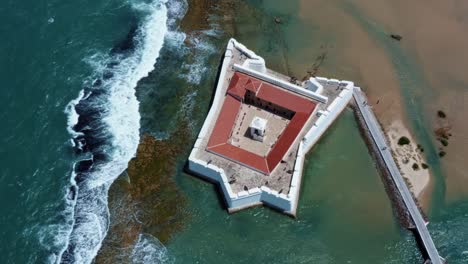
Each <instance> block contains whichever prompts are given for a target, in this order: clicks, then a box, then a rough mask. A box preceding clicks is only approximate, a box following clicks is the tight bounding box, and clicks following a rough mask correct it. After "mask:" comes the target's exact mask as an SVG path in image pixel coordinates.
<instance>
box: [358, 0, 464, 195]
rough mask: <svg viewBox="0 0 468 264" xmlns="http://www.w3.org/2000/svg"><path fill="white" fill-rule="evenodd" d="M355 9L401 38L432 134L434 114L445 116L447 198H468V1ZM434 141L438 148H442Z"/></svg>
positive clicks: (362, 2) (369, 3)
mask: <svg viewBox="0 0 468 264" xmlns="http://www.w3.org/2000/svg"><path fill="white" fill-rule="evenodd" d="M356 6H357V7H358V8H360V9H362V10H363V11H364V12H365V13H366V14H367V15H368V16H370V17H371V18H372V19H374V20H375V21H377V22H378V23H379V24H382V25H384V26H385V29H386V30H388V31H389V32H396V33H398V34H401V35H402V36H403V40H402V41H401V45H402V47H403V49H404V50H405V51H406V52H407V53H408V54H410V55H411V56H412V57H414V59H415V61H417V63H418V65H419V66H420V67H421V72H422V74H423V77H424V79H425V80H426V81H427V84H428V85H427V86H426V87H421V91H422V92H421V93H420V98H419V99H420V100H421V101H422V104H423V107H424V111H425V112H426V115H427V117H428V122H429V123H430V126H431V127H432V128H433V129H437V128H438V127H440V126H441V124H440V122H439V120H438V118H437V116H436V111H437V110H439V109H442V110H444V112H446V113H447V120H448V122H449V126H450V127H451V130H450V132H451V134H452V135H453V137H451V138H450V140H449V146H448V147H447V148H445V151H446V152H447V155H446V156H445V157H443V158H442V159H441V165H442V169H443V174H444V177H445V182H446V188H447V191H446V198H447V200H448V201H454V200H457V199H459V198H463V197H466V196H467V195H468V184H467V183H468V174H467V173H466V171H467V170H468V163H466V162H465V160H466V159H465V158H464V157H465V156H466V154H467V153H466V151H467V150H468V139H467V137H466V135H468V123H467V122H465V116H466V114H468V107H466V106H465V101H466V100H467V99H468V75H467V74H466V69H467V68H468V53H467V52H465V51H466V49H467V48H468V34H466V32H468V16H467V15H466V14H467V13H468V2H466V1H457V0H447V1H434V0H431V1H422V0H416V1H403V0H395V1H384V0H377V1H376V0H359V1H356ZM433 142H434V144H435V145H436V147H437V148H439V147H441V146H440V144H439V142H436V140H435V137H434V138H433Z"/></svg>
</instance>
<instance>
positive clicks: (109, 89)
mask: <svg viewBox="0 0 468 264" xmlns="http://www.w3.org/2000/svg"><path fill="white" fill-rule="evenodd" d="M166 5H169V4H168V3H167V1H163V0H156V1H153V2H151V3H149V4H148V3H136V4H135V3H132V6H133V8H135V9H137V10H138V11H141V12H142V13H144V17H145V18H144V19H143V21H142V22H141V23H140V24H139V25H138V28H137V30H136V32H135V36H134V37H133V39H134V42H135V47H134V49H133V50H131V51H128V52H129V54H127V53H126V54H123V53H122V54H111V55H109V56H106V55H102V54H97V55H96V56H93V57H92V58H91V59H90V61H93V64H95V66H94V69H95V71H96V72H97V73H99V74H101V75H102V76H103V77H101V78H98V79H96V80H95V81H94V82H93V83H92V85H88V86H90V87H87V88H85V89H83V90H82V91H80V93H79V95H78V97H77V98H76V99H74V100H72V101H71V102H70V103H69V104H68V105H67V107H66V110H65V112H66V113H67V115H68V121H67V129H68V131H69V133H70V135H71V136H72V137H73V139H72V142H73V146H74V147H75V149H77V152H79V154H80V155H81V156H83V157H82V158H81V160H80V161H78V162H77V164H76V169H75V165H74V170H73V173H72V178H71V187H70V192H69V193H68V194H67V198H66V199H67V203H68V204H70V205H71V206H72V209H71V210H72V211H73V213H72V219H73V221H72V224H70V225H69V227H68V228H65V230H67V232H60V234H61V237H62V238H63V240H64V241H65V242H64V247H63V250H62V251H61V252H59V253H56V254H55V255H56V257H54V258H53V259H54V261H53V262H57V263H58V262H62V263H91V262H92V260H93V259H94V257H95V256H96V255H97V252H98V250H99V249H100V247H101V245H102V241H103V239H104V238H105V236H106V234H107V231H108V228H109V209H108V204H107V203H108V202H107V193H108V190H109V187H110V185H111V184H112V182H113V181H114V180H115V179H116V178H117V177H118V176H119V175H120V174H121V173H122V172H123V171H124V170H125V169H126V168H127V166H128V162H129V161H130V159H131V158H133V157H134V156H135V153H136V150H137V147H138V143H139V140H140V137H139V129H140V114H139V111H138V108H139V102H138V100H137V98H136V96H135V87H136V86H137V83H138V81H139V80H140V79H142V78H144V77H145V76H147V75H148V73H149V72H151V71H152V70H153V69H154V64H155V63H156V60H157V58H158V57H159V52H160V50H161V48H162V47H163V44H164V38H165V35H166V34H167V33H168V8H167V6H166ZM172 12H174V11H172ZM141 239H143V238H141V237H140V240H141ZM142 241H143V240H142ZM141 243H143V242H141ZM141 243H140V244H141ZM137 245H139V244H137ZM140 248H141V247H140ZM143 248H145V246H143Z"/></svg>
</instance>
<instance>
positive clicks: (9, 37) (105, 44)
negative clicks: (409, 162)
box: [0, 0, 468, 263]
mask: <svg viewBox="0 0 468 264" xmlns="http://www.w3.org/2000/svg"><path fill="white" fill-rule="evenodd" d="M147 2H148V1H147ZM132 3H135V1H117V2H115V1H107V0H103V1H93V2H84V1H75V2H60V1H26V2H24V1H23V2H18V1H5V2H2V3H1V4H0V16H1V17H2V18H3V23H2V24H1V25H0V32H2V33H3V34H2V36H3V38H2V42H0V59H1V63H0V79H1V80H2V86H1V89H2V96H1V97H0V121H1V122H2V129H0V138H1V148H0V165H1V166H0V207H1V208H2V210H1V213H0V236H1V237H2V239H1V240H0V254H1V255H2V256H3V259H2V261H0V262H2V263H46V262H52V261H54V258H55V256H57V254H58V253H59V252H60V250H62V249H63V248H64V247H65V246H66V242H67V239H66V237H67V235H68V233H69V231H70V230H69V229H70V226H71V225H72V222H71V219H72V217H71V212H72V211H71V210H70V208H71V205H70V204H69V202H68V201H67V199H66V195H67V191H68V187H69V186H70V185H71V184H70V176H71V172H72V164H73V162H74V161H75V160H76V156H75V155H74V153H73V150H72V148H71V143H70V141H69V139H70V135H69V133H68V132H67V130H66V127H67V115H66V114H65V113H64V110H65V107H66V105H67V104H68V103H69V102H70V100H72V99H74V98H76V96H77V95H78V92H79V91H80V90H81V89H82V86H83V83H84V82H85V81H86V80H89V79H90V78H91V79H92V78H93V76H94V75H95V71H96V68H95V67H96V65H95V62H96V56H94V57H93V55H96V54H101V55H102V54H107V53H108V52H109V51H110V49H111V48H112V47H113V46H114V45H115V44H117V43H119V42H120V41H121V40H122V39H125V37H126V35H127V34H128V32H129V31H130V30H131V28H132V26H133V25H135V24H138V23H139V22H141V18H142V17H144V16H145V14H144V12H143V14H142V13H141V12H137V11H135V7H132ZM245 3H246V5H245V6H243V7H242V8H243V9H241V11H242V12H245V13H244V14H246V15H245V16H237V17H236V23H235V24H236V26H235V30H234V32H233V34H234V37H236V38H237V39H238V40H239V41H241V42H243V43H245V44H247V45H248V46H249V47H250V48H252V49H253V50H255V51H256V52H257V53H258V54H260V55H262V56H264V57H265V59H266V60H267V61H268V64H269V66H270V67H271V68H273V69H275V70H278V71H280V72H283V73H293V74H299V73H298V72H297V71H298V70H297V67H296V66H294V65H297V64H299V61H300V60H303V59H313V58H315V56H316V55H317V54H304V55H303V56H302V55H301V56H300V55H298V54H297V52H295V51H296V50H299V49H301V48H302V47H304V46H307V45H316V43H317V41H316V40H318V38H319V37H320V38H321V39H322V41H323V38H326V41H324V42H328V43H333V41H334V39H335V38H334V36H333V34H325V35H324V34H323V32H322V31H321V30H323V29H321V28H320V25H317V26H312V27H310V26H309V25H305V24H303V22H302V21H301V20H300V19H299V18H298V16H297V13H298V4H297V3H296V2H292V3H290V2H288V3H286V2H284V1H246V2H245ZM247 10H248V11H249V12H252V13H249V12H247ZM252 14H255V15H252ZM212 15H213V16H212V17H211V18H210V19H211V21H213V23H214V24H216V23H218V26H217V27H216V26H213V27H215V28H222V27H220V26H219V24H221V23H223V20H222V16H220V14H212ZM274 16H279V17H281V19H282V20H283V22H284V24H285V26H284V27H283V26H281V27H271V26H270V25H271V21H272V18H273V17H274ZM356 16H357V17H359V16H360V14H357V15H356ZM364 21H365V19H364ZM363 27H366V24H365V23H363ZM174 30H175V29H174ZM367 30H369V31H370V32H371V33H370V34H371V35H372V34H374V35H375V37H376V38H377V39H378V38H379V36H380V35H379V34H378V33H375V32H374V33H372V32H373V31H375V29H374V28H367ZM257 32H261V34H256V33H257ZM178 37H180V36H177V35H171V37H170V38H169V40H167V41H166V43H165V46H164V48H163V49H162V50H161V51H162V52H163V53H164V56H162V57H161V60H160V61H158V63H157V64H156V70H155V71H153V72H152V73H151V75H150V77H149V78H147V79H145V81H144V82H142V83H140V85H139V88H138V89H137V91H138V96H139V98H140V99H141V105H140V112H141V114H142V119H141V126H142V127H141V128H142V129H141V131H142V132H149V133H151V134H152V135H154V136H156V137H158V138H165V137H166V136H167V135H168V134H170V133H172V131H173V129H174V127H175V126H176V125H177V121H178V120H180V118H186V119H187V120H189V121H190V126H191V128H192V132H193V134H192V139H194V137H195V136H196V134H197V132H198V129H199V128H200V127H201V124H202V122H203V119H204V117H205V114H206V111H207V110H208V108H209V102H210V99H211V94H212V92H213V87H214V79H215V75H216V71H217V66H218V64H217V63H218V62H219V58H220V54H221V52H222V51H223V50H224V46H225V43H226V41H227V39H228V38H229V37H231V36H230V35H229V34H227V33H226V32H224V33H223V32H220V31H216V32H214V33H213V32H202V33H201V34H200V43H199V45H198V46H197V47H195V48H192V47H185V48H184V49H182V50H181V46H183V45H182V43H181V41H182V40H183V39H182V40H180V39H178ZM297 39H299V40H300V41H296V40H297ZM317 48H320V47H317ZM386 48H387V49H388V53H389V54H390V56H392V57H394V59H395V65H396V68H397V69H399V72H400V73H401V74H403V73H406V72H407V71H409V72H413V71H414V72H416V73H417V72H418V69H417V65H414V64H412V62H411V61H406V60H403V61H401V58H402V57H404V56H406V55H407V54H404V53H401V51H399V50H398V49H397V48H395V47H393V46H388V47H386ZM409 58H411V57H409ZM97 60H99V58H97ZM189 60H190V63H187V61H189ZM408 60H409V59H408ZM411 76H412V75H404V76H403V75H402V79H401V82H402V83H403V84H404V87H407V88H408V89H412V88H411V87H413V86H412V83H413V82H421V80H419V79H413V78H412V77H411ZM299 77H300V76H299ZM414 87H417V86H414ZM405 96H407V98H406V100H407V102H409V103H408V104H407V105H406V107H407V108H408V112H409V113H415V112H417V111H418V110H419V109H420V107H421V106H420V105H418V103H419V102H418V101H417V100H416V101H415V100H413V99H414V97H415V94H414V93H412V92H411V91H408V93H407V94H405ZM142 98H144V100H143V99H142ZM411 102H416V104H414V105H413V104H410V103H411ZM412 117H414V118H415V123H414V126H415V129H416V131H419V132H420V133H419V134H418V137H422V138H424V137H425V135H424V133H422V132H421V131H423V129H424V127H425V122H426V121H425V119H424V118H417V117H416V116H414V115H412ZM427 144H429V143H427ZM178 158H179V163H178V172H177V173H176V175H174V178H175V179H176V181H177V183H178V185H179V186H180V188H181V190H183V192H184V193H185V194H186V196H187V198H188V200H189V207H188V208H187V210H189V211H190V212H191V213H192V218H191V219H190V220H189V221H188V222H187V223H186V226H185V227H184V229H183V230H182V231H181V232H180V233H177V234H174V236H173V238H172V239H171V240H170V241H169V242H168V243H167V245H166V246H167V249H168V254H169V256H170V257H169V258H170V259H173V260H174V261H175V262H176V263H194V262H196V261H198V262H199V263H218V262H221V261H223V262H228V263H240V262H271V263H297V262H302V263H304V262H305V263H307V262H312V263H346V262H348V261H351V263H418V262H419V261H420V255H419V253H418V252H417V251H416V248H415V242H414V239H413V237H412V236H411V234H410V233H409V232H407V231H406V230H402V229H401V228H400V227H399V225H398V223H397V222H396V220H395V218H394V216H393V214H392V209H391V207H390V203H389V200H388V198H387V196H386V193H385V191H384V189H383V186H382V183H381V181H380V178H379V175H378V174H377V171H376V169H375V167H374V166H373V164H372V161H371V159H370V157H369V155H368V153H367V150H366V148H365V145H364V143H363V142H362V140H361V138H360V136H359V133H358V131H357V129H356V123H355V121H354V120H353V117H352V114H351V113H350V112H346V113H345V114H344V116H343V117H341V118H340V119H339V120H338V121H337V123H336V124H335V125H334V126H333V127H332V129H331V131H330V132H329V133H328V134H327V135H326V136H325V137H324V138H323V139H322V140H321V141H320V142H319V144H318V146H317V147H315V148H314V149H313V152H312V153H311V154H310V155H309V156H308V162H307V164H306V171H305V177H304V182H303V188H302V191H301V199H300V203H299V211H298V219H296V220H295V219H291V218H288V217H285V216H284V215H281V214H278V213H276V212H274V211H272V210H270V209H267V208H254V209H249V210H246V211H243V212H240V213H238V214H235V215H228V214H227V213H226V211H225V210H224V209H223V207H222V204H221V203H220V202H219V199H218V196H217V194H216V189H215V188H214V187H213V186H212V185H211V184H209V183H206V182H203V181H200V180H198V179H196V178H194V177H192V176H189V175H186V174H184V173H183V172H182V166H183V164H184V161H185V159H186V158H187V153H184V154H183V155H181V156H180V157H178ZM430 161H431V162H432V161H433V160H432V159H430ZM338 162H339V164H340V166H337V164H338ZM434 162H436V161H434ZM431 165H432V164H431ZM437 185H438V186H437V187H438V191H437V193H436V195H440V193H443V190H444V186H443V181H442V182H438V183H437ZM437 197H439V198H440V197H442V196H437ZM466 204H467V203H466V201H458V202H455V203H454V204H450V205H446V204H444V202H443V201H442V202H440V203H438V204H437V206H436V212H437V213H436V214H434V216H433V217H432V219H431V225H430V229H431V232H432V233H433V234H434V239H435V241H436V244H437V245H438V246H439V249H440V251H441V253H442V255H443V256H446V257H447V258H448V259H449V260H451V263H464V262H466V261H468V259H467V256H468V254H466V253H463V252H466V250H467V248H468V245H467V244H466V243H467V240H466V239H465V237H466V235H465V234H466V233H467V232H468V231H467V230H468V227H467V224H466V223H468V221H467V217H468V213H467V212H468V208H467V206H466ZM226 259H228V260H229V261H225V260H226Z"/></svg>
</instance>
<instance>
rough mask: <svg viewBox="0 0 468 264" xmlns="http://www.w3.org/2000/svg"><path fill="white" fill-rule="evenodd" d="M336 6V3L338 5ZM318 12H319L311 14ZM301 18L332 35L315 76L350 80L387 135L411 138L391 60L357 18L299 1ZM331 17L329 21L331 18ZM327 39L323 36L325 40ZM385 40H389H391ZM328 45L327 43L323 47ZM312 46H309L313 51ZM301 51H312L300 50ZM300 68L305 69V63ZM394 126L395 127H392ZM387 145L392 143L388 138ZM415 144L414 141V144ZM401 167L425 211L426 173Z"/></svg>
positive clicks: (330, 4)
mask: <svg viewBox="0 0 468 264" xmlns="http://www.w3.org/2000/svg"><path fill="white" fill-rule="evenodd" d="M338 3H339V2H338ZM314 10H320V12H314ZM299 15H300V17H301V19H302V20H303V21H304V23H306V24H315V25H320V32H321V34H322V35H326V33H323V32H326V31H329V32H332V33H329V34H333V37H332V38H333V39H334V44H333V46H332V47H331V48H328V49H329V52H327V61H326V62H325V63H323V67H321V68H320V69H319V71H318V73H317V75H325V76H334V77H337V78H339V79H349V80H353V81H354V82H356V83H357V84H358V85H360V86H361V87H362V89H363V90H364V91H365V92H366V94H367V96H368V98H369V104H371V105H372V106H373V109H374V111H375V113H376V115H377V116H378V117H379V121H380V122H381V124H382V126H383V128H384V130H385V132H386V133H387V136H388V135H389V134H390V133H391V134H392V136H393V137H396V138H397V140H398V138H399V137H400V136H403V135H407V136H408V137H410V138H413V136H412V135H411V134H410V130H409V129H408V126H407V125H405V123H406V119H405V114H406V113H405V111H404V105H403V104H402V100H401V96H402V94H401V93H400V83H399V80H398V76H397V72H396V71H395V69H394V65H393V63H392V59H391V58H390V57H389V56H388V54H387V53H386V51H385V50H384V48H383V47H382V46H381V45H380V43H379V42H377V41H375V39H374V38H373V37H372V36H370V35H369V33H368V32H366V31H365V29H364V28H363V27H362V26H361V24H359V23H358V22H357V21H356V19H355V18H354V17H353V16H352V15H351V14H349V13H348V12H347V11H346V9H345V8H343V6H341V5H340V4H337V2H336V1H301V8H300V14H299ZM331 18H332V19H331ZM324 39H326V36H325V37H324ZM388 41H392V40H391V39H390V38H389V40H388ZM322 45H323V46H325V47H326V46H330V45H329V44H326V43H325V44H322ZM313 48H314V47H312V49H313ZM300 52H304V53H307V52H314V51H308V50H303V51H300ZM301 67H307V65H306V64H304V65H301ZM395 124H398V125H397V126H395ZM389 141H390V142H394V140H392V139H390V138H389ZM413 142H414V141H413ZM391 145H392V148H393V149H394V152H395V153H399V151H397V149H396V148H394V147H395V146H396V144H391ZM418 159H419V163H426V161H424V156H423V155H418ZM402 165H403V164H400V167H401V169H402V172H403V175H404V177H405V178H406V179H407V180H408V182H409V183H410V185H411V189H412V191H413V194H414V195H415V197H417V198H418V200H419V202H420V203H421V204H423V205H424V206H423V207H424V208H427V207H428V206H427V205H428V203H429V201H428V200H427V198H428V196H427V195H422V193H423V191H424V189H425V188H426V187H428V186H429V179H430V173H429V171H422V170H421V171H413V170H412V169H411V168H409V169H408V168H407V166H402Z"/></svg>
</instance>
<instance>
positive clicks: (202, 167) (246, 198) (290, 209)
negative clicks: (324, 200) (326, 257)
mask: <svg viewBox="0 0 468 264" xmlns="http://www.w3.org/2000/svg"><path fill="white" fill-rule="evenodd" d="M233 48H236V49H238V50H239V51H240V52H241V53H243V54H244V55H246V56H247V57H248V59H251V60H252V61H250V62H249V63H248V64H247V65H252V64H253V65H254V67H255V68H254V69H257V68H258V69H260V70H261V69H262V66H261V65H260V64H262V63H263V65H264V61H263V58H261V57H259V56H257V55H256V54H255V53H254V52H252V51H250V50H249V49H247V48H246V47H245V46H244V45H242V44H240V43H238V42H237V41H236V40H234V39H231V40H229V43H228V45H227V49H226V53H225V56H224V60H223V64H222V66H221V72H220V75H219V80H218V84H217V87H216V91H215V97H214V100H213V104H212V106H211V108H210V111H209V113H208V115H207V117H206V120H205V122H204V124H203V126H202V129H201V130H200V133H199V135H198V138H197V140H196V142H195V146H194V148H193V150H192V152H191V153H190V157H189V161H188V168H189V170H190V171H192V172H194V173H196V174H198V175H200V176H201V177H204V178H206V179H208V180H210V181H213V182H216V183H218V184H219V185H220V188H221V192H222V194H223V196H224V198H225V201H226V204H227V206H228V209H229V211H230V212H233V211H236V210H240V209H243V208H247V207H250V206H255V205H259V204H266V205H269V206H271V207H274V208H277V209H279V210H281V211H284V212H285V213H289V214H292V215H295V214H296V208H297V202H298V198H299V190H300V185H301V179H302V172H303V166H304V158H305V154H306V153H307V152H308V151H309V150H310V149H311V148H312V146H313V145H314V144H315V143H316V142H317V141H318V139H319V138H320V137H321V136H322V135H323V133H324V132H325V131H326V130H327V128H328V127H329V126H330V125H331V124H332V122H333V121H334V120H335V119H336V118H337V117H338V115H339V114H340V113H341V112H342V111H343V109H344V108H345V107H346V105H347V104H348V103H349V101H350V99H351V97H352V90H353V87H354V84H353V83H352V82H346V81H343V82H340V81H338V80H335V79H330V80H329V79H326V78H316V79H315V80H313V78H311V80H312V81H313V83H314V85H319V84H324V82H327V83H333V84H341V85H343V86H345V87H344V89H343V91H342V92H341V93H340V95H339V96H338V97H337V99H335V101H333V102H332V103H331V104H330V105H329V106H328V107H327V109H326V111H321V112H320V113H321V116H320V117H319V118H318V119H317V121H316V122H315V123H314V125H313V126H312V128H311V129H310V130H309V131H308V132H307V134H306V135H305V137H304V138H303V139H302V141H301V142H300V143H299V149H298V152H297V158H296V163H295V165H294V172H293V176H292V179H291V185H290V190H289V193H288V194H282V193H281V194H280V193H278V192H277V191H275V190H271V189H270V188H268V187H266V186H261V187H260V188H258V187H256V188H252V189H250V190H248V191H241V192H238V193H234V192H233V191H232V188H231V186H230V184H229V182H228V179H227V177H226V174H225V172H224V170H223V169H222V168H219V167H217V166H215V165H213V164H209V163H208V162H206V161H203V160H200V159H197V158H196V156H197V154H198V152H199V151H205V150H204V149H200V146H201V143H202V140H203V139H205V140H208V138H207V136H209V135H208V129H209V127H210V125H211V124H214V122H215V121H216V114H217V113H218V112H219V110H220V108H221V106H222V103H223V98H224V94H225V91H226V88H227V85H228V84H226V87H223V85H225V82H223V80H224V79H225V78H226V72H227V69H228V67H229V65H230V64H231V60H232V49H233ZM254 60H255V61H258V63H253V61H254ZM263 67H264V66H263ZM235 68H236V69H237V70H239V71H244V72H245V73H247V74H249V75H253V76H255V77H257V78H260V79H263V80H266V81H269V82H272V83H274V84H277V85H279V86H280V87H284V88H285V89H288V90H291V91H293V92H296V93H299V94H302V95H305V96H308V97H311V98H314V99H316V100H319V101H321V102H327V97H324V96H322V95H320V94H318V93H315V92H312V91H309V90H306V89H304V88H301V87H299V86H295V85H292V84H289V83H287V82H285V81H283V80H279V79H276V78H275V77H272V76H270V75H266V74H263V73H260V72H257V71H254V70H251V69H248V68H246V67H243V66H240V65H235ZM265 69H266V68H265ZM246 71H248V72H246ZM262 71H263V70H262Z"/></svg>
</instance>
